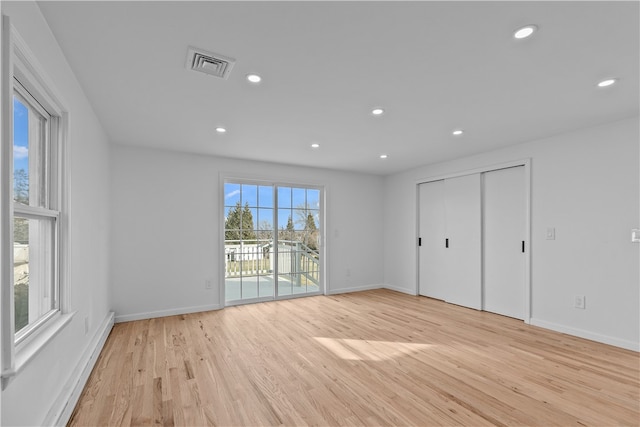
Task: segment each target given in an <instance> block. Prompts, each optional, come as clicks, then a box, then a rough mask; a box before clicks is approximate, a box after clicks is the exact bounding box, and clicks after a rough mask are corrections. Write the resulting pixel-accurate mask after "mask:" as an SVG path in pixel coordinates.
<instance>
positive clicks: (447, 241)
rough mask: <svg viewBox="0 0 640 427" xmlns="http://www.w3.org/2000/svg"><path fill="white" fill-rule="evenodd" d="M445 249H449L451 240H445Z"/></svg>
mask: <svg viewBox="0 0 640 427" xmlns="http://www.w3.org/2000/svg"><path fill="white" fill-rule="evenodd" d="M444 247H445V248H449V239H444Z"/></svg>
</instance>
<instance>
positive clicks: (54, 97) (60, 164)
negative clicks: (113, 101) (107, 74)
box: [0, 15, 75, 389]
mask: <svg viewBox="0 0 640 427" xmlns="http://www.w3.org/2000/svg"><path fill="white" fill-rule="evenodd" d="M1 56H2V63H1V67H2V80H1V82H2V88H1V89H2V93H3V94H11V96H6V95H5V96H3V99H2V103H1V107H0V108H1V111H0V112H1V119H2V134H1V135H2V141H1V143H0V150H1V151H2V161H1V162H0V174H1V176H2V186H0V237H1V238H2V244H1V245H0V255H2V260H1V263H0V306H1V309H2V314H1V315H0V316H1V317H0V322H1V326H0V345H1V346H2V351H1V353H0V376H1V378H2V389H4V388H5V387H6V386H7V385H8V384H9V381H10V379H11V378H12V377H14V376H15V375H16V374H17V373H18V372H19V371H20V370H21V369H22V368H24V366H25V365H26V363H28V362H29V361H30V360H32V359H33V357H34V356H35V355H36V354H37V353H38V352H39V351H40V350H41V349H42V348H43V347H44V346H45V345H46V344H47V343H48V342H49V341H50V340H51V339H52V338H53V337H54V336H56V335H57V334H58V333H59V332H60V330H62V328H63V327H65V326H66V325H67V324H69V323H70V320H71V319H72V317H73V315H74V314H75V313H74V312H72V311H71V310H70V308H71V307H70V295H69V294H70V292H69V290H70V283H69V278H70V277H69V271H70V263H69V256H68V255H69V253H70V248H69V238H70V233H69V227H68V224H69V197H68V196H69V162H68V150H67V146H68V142H69V141H68V136H69V131H68V129H69V113H68V110H67V109H66V108H65V107H64V106H65V105H67V104H66V102H64V99H63V98H62V97H61V96H60V95H59V92H58V90H57V89H56V87H55V85H54V84H53V83H52V80H51V79H49V77H48V76H47V73H46V72H45V71H44V68H43V67H42V66H41V65H40V63H39V62H38V60H37V59H36V57H35V56H34V55H33V53H32V52H31V50H30V49H29V48H28V46H27V45H26V43H25V42H24V40H23V39H22V38H21V37H20V35H19V34H18V33H17V31H16V30H15V28H13V27H12V26H11V21H10V18H9V17H8V16H6V15H2V51H1ZM14 79H15V80H17V81H18V82H19V83H18V84H19V86H21V87H22V89H24V91H26V92H27V93H28V94H29V95H30V96H31V97H32V98H34V99H35V101H36V103H37V104H38V105H39V106H40V107H42V108H43V109H44V110H45V111H46V112H47V113H48V115H49V116H50V118H51V123H50V126H51V131H50V132H49V141H48V143H49V144H51V146H54V147H56V148H55V149H53V150H51V152H50V154H49V156H50V158H49V164H50V165H51V171H50V175H49V180H50V181H49V183H50V185H49V187H50V192H49V194H48V198H49V205H48V206H49V207H50V208H53V209H47V208H41V207H34V206H23V205H18V204H14V201H13V173H12V172H13V96H12V95H13V93H14V87H16V86H15V85H16V82H15V80H14ZM18 92H19V90H18ZM20 95H21V96H23V94H22V93H20ZM14 211H15V213H16V214H18V215H19V216H22V217H29V216H33V217H37V219H44V218H51V219H53V221H54V224H55V228H54V230H55V232H54V239H55V240H54V245H55V251H54V252H55V259H54V270H55V274H54V277H55V280H56V281H57V283H56V286H55V292H56V295H55V298H56V300H57V303H56V309H54V310H51V311H49V312H47V313H45V314H44V315H43V316H42V317H41V318H40V319H38V320H36V321H34V322H33V327H29V329H30V330H29V331H28V333H26V334H23V336H21V337H20V338H19V339H16V338H17V334H15V332H14V329H15V324H14V295H13V214H14Z"/></svg>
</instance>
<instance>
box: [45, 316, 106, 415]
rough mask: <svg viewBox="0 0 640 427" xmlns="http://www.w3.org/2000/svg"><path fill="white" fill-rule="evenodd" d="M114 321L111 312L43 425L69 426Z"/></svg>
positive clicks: (85, 351)
mask: <svg viewBox="0 0 640 427" xmlns="http://www.w3.org/2000/svg"><path fill="white" fill-rule="evenodd" d="M113 319H114V313H113V312H109V313H108V314H107V316H106V317H105V319H104V320H103V321H102V324H101V325H100V327H99V328H98V330H97V331H96V333H95V335H94V336H93V338H92V339H91V342H89V345H88V346H87V348H86V349H85V350H84V352H83V354H82V357H81V358H80V362H79V363H78V367H77V370H76V371H75V372H73V373H72V375H71V377H70V378H69V381H67V383H66V384H65V386H64V388H63V389H62V392H61V393H60V394H59V395H58V398H57V399H56V400H55V402H54V403H53V406H52V407H51V409H49V412H48V413H47V416H46V418H45V419H44V422H43V423H42V425H45V426H65V425H67V423H68V422H69V419H70V418H71V414H72V413H73V410H74V408H75V406H76V403H78V399H80V394H82V390H83V389H84V386H85V384H86V383H87V380H88V379H89V375H90V374H91V371H92V370H93V367H94V365H95V364H96V361H97V360H98V356H99V355H100V352H101V351H102V347H104V343H105V342H106V341H107V337H108V336H109V333H110V332H111V328H113Z"/></svg>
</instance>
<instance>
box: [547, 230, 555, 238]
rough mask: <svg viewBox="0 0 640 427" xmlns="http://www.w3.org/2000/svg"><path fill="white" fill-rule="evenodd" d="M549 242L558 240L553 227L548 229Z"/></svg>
mask: <svg viewBox="0 0 640 427" xmlns="http://www.w3.org/2000/svg"><path fill="white" fill-rule="evenodd" d="M547 240H556V229H555V228H553V227H548V228H547Z"/></svg>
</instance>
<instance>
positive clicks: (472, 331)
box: [70, 290, 640, 426]
mask: <svg viewBox="0 0 640 427" xmlns="http://www.w3.org/2000/svg"><path fill="white" fill-rule="evenodd" d="M639 362H640V358H639V355H638V353H635V352H632V351H627V350H622V349H619V348H615V347H611V346H607V345H604V344H598V343H594V342H591V341H587V340H582V339H579V338H574V337H570V336H567V335H563V334H559V333H555V332H551V331H547V330H544V329H541V328H536V327H532V326H528V325H525V324H524V323H523V322H521V321H518V320H514V319H510V318H506V317H502V316H498V315H494V314H490V313H484V312H479V311H475V310H471V309H465V308H462V307H458V306H454V305H450V304H446V303H443V302H440V301H436V300H432V299H429V298H425V297H414V296H409V295H404V294H400V293H397V292H393V291H388V290H375V291H367V292H360V293H353V294H342V295H334V296H320V297H310V298H301V299H295V300H287V301H278V302H269V303H263V304H254V305H245V306H238V307H230V308H226V309H224V310H220V311H213V312H206V313H196V314H189V315H182V316H172V317H166V318H160V319H151V320H143V321H136V322H129V323H120V324H117V325H115V327H114V328H113V330H112V332H111V335H110V336H109V339H108V340H107V343H106V345H105V348H104V350H103V352H102V354H101V356H100V358H99V360H98V361H97V363H96V366H95V368H94V371H93V372H92V374H91V377H90V379H89V381H88V383H87V385H86V387H85V389H84V392H83V394H82V396H81V398H80V401H79V402H78V405H77V407H76V408H75V411H74V413H73V415H72V418H71V421H70V425H74V426H75V425H90V426H102V425H181V426H199V425H216V426H266V425H287V426H289V425H323V426H326V425H331V426H338V425H349V426H352V425H353V426H355V425H357V426H363V425H366V426H383V425H384V426H388V425H416V426H430V425H469V426H484V425H496V426H505V425H532V426H533V425H539V426H552V425H560V426H571V425H575V426H589V425H594V426H612V425H639V423H640V403H639V401H640V394H639V390H640V380H639V375H640V372H639V365H640V363H639Z"/></svg>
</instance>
